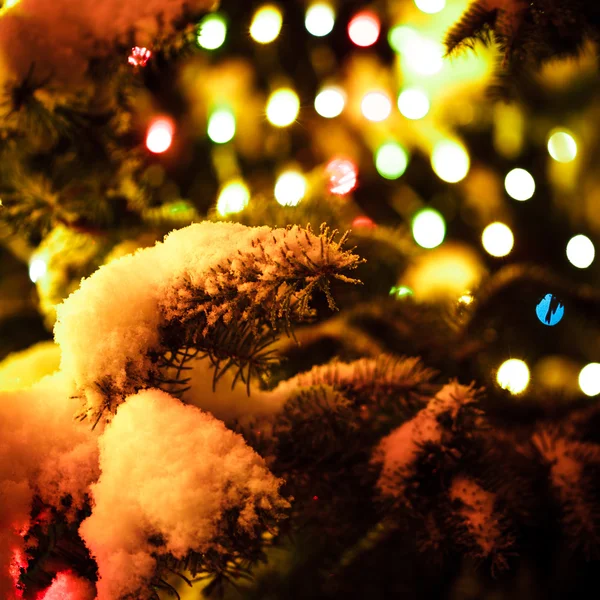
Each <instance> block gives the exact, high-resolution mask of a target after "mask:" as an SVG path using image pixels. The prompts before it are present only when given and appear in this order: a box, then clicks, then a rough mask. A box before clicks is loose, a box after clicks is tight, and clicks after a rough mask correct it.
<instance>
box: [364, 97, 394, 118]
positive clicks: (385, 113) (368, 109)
mask: <svg viewBox="0 0 600 600" xmlns="http://www.w3.org/2000/svg"><path fill="white" fill-rule="evenodd" d="M360 110H361V112H362V114H363V116H364V117H365V119H367V120H369V121H373V122H375V123H379V122H380V121H385V120H386V119H387V118H388V117H389V116H390V113H391V112H392V101H391V100H390V97H389V96H388V95H387V94H386V93H385V92H381V91H375V92H367V93H366V94H365V95H364V96H363V99H362V101H361V103H360Z"/></svg>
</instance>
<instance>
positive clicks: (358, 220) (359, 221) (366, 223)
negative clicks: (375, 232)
mask: <svg viewBox="0 0 600 600" xmlns="http://www.w3.org/2000/svg"><path fill="white" fill-rule="evenodd" d="M352 227H355V228H358V227H366V228H367V229H373V228H374V227H377V225H376V224H375V222H374V221H373V220H372V219H369V217H365V216H364V215H360V216H359V217H355V218H354V220H353V221H352Z"/></svg>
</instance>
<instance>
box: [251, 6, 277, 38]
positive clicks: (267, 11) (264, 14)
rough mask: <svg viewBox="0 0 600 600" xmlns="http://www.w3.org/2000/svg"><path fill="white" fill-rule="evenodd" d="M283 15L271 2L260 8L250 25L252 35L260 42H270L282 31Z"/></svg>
mask: <svg viewBox="0 0 600 600" xmlns="http://www.w3.org/2000/svg"><path fill="white" fill-rule="evenodd" d="M282 22H283V17H282V15H281V11H280V10H279V9H278V8H277V7H276V6H273V5H271V4H268V5H266V6H263V7H262V8H259V9H258V10H257V11H256V13H255V14H254V18H253V19H252V24H251V25H250V35H251V36H252V39H253V40H254V41H256V42H258V43H259V44H269V43H271V42H272V41H273V40H275V39H276V38H277V36H278V35H279V32H280V31H281V24H282Z"/></svg>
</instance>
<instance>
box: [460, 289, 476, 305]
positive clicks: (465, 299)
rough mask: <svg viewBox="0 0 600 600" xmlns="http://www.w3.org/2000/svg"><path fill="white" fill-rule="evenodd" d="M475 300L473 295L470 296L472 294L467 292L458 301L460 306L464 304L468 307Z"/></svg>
mask: <svg viewBox="0 0 600 600" xmlns="http://www.w3.org/2000/svg"><path fill="white" fill-rule="evenodd" d="M473 300H475V298H473V294H470V293H468V292H467V293H466V294H463V295H462V296H461V297H460V298H459V299H458V302H459V303H460V304H463V305H465V306H468V305H469V304H471V303H472V302H473Z"/></svg>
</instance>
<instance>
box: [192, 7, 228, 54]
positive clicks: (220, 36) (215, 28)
mask: <svg viewBox="0 0 600 600" xmlns="http://www.w3.org/2000/svg"><path fill="white" fill-rule="evenodd" d="M226 36H227V23H226V21H225V19H224V18H223V17H222V16H221V15H219V14H212V15H207V16H206V17H204V19H202V20H201V21H200V23H198V33H197V35H196V42H197V44H198V46H200V48H204V49H205V50H216V49H217V48H220V47H221V46H222V45H223V42H224V41H225V37H226Z"/></svg>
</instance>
